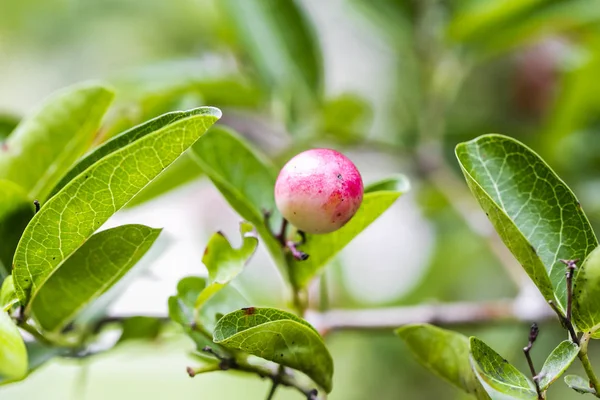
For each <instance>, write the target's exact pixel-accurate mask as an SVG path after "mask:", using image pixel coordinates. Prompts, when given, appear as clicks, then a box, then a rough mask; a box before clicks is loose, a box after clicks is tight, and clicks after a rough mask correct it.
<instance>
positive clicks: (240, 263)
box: [195, 222, 258, 309]
mask: <svg viewBox="0 0 600 400" xmlns="http://www.w3.org/2000/svg"><path fill="white" fill-rule="evenodd" d="M240 233H241V235H242V245H241V247H240V248H239V249H234V248H233V247H232V246H231V244H230V243H229V241H228V240H227V238H226V237H225V236H224V235H223V234H222V233H221V232H217V233H215V234H214V235H213V236H212V237H211V238H210V241H209V242H208V245H207V246H206V249H205V250H204V256H203V257H202V262H203V263H204V265H205V266H206V268H207V269H208V276H209V282H208V286H206V287H205V288H204V290H202V292H201V293H200V295H199V296H198V299H196V303H195V308H196V309H200V308H201V307H202V306H203V305H204V303H206V302H207V301H208V300H209V299H210V298H211V297H213V296H214V295H215V294H216V293H217V292H219V291H220V290H221V289H222V288H223V287H224V286H225V285H227V284H228V283H229V282H231V281H232V280H233V279H235V277H236V276H238V275H239V274H240V273H241V272H242V270H243V269H244V266H245V265H246V264H247V263H248V261H249V260H250V258H251V257H252V255H253V254H254V252H255V251H256V247H257V246H258V239H257V238H256V234H255V233H254V227H253V226H252V225H251V224H249V223H247V222H242V223H241V224H240Z"/></svg>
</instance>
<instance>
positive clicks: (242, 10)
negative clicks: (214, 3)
mask: <svg viewBox="0 0 600 400" xmlns="http://www.w3.org/2000/svg"><path fill="white" fill-rule="evenodd" d="M221 4H222V5H223V6H224V7H225V10H226V11H227V14H228V16H229V18H230V19H231V22H232V23H233V26H234V28H235V31H236V33H237V36H238V38H239V40H240V41H241V42H242V43H243V44H244V45H245V48H246V50H247V54H248V56H249V57H250V58H251V59H252V61H253V62H254V64H255V65H256V67H257V69H258V71H259V73H260V75H261V77H262V78H263V80H264V81H265V82H266V83H267V84H268V86H270V87H277V88H288V89H293V88H298V84H295V83H297V81H300V82H299V83H301V84H303V86H300V88H303V87H306V88H308V89H309V90H310V91H312V92H313V93H315V94H318V93H320V91H321V90H322V86H323V66H322V60H321V54H320V48H319V44H318V41H317V37H316V35H315V32H314V30H313V27H312V26H311V24H310V21H309V19H308V18H307V17H306V16H305V14H304V12H303V10H302V9H301V8H300V6H299V5H298V2H297V1H296V0H290V1H273V0H268V1H264V0H246V1H242V2H240V1H235V0H223V1H222V2H221Z"/></svg>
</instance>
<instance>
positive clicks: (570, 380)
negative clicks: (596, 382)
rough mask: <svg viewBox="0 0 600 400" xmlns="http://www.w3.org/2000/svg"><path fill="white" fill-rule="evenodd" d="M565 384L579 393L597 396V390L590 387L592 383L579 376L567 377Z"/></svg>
mask: <svg viewBox="0 0 600 400" xmlns="http://www.w3.org/2000/svg"><path fill="white" fill-rule="evenodd" d="M565 383H566V384H567V386H568V387H570V388H571V389H573V390H574V391H576V392H577V393H581V394H586V393H590V394H593V395H595V394H596V389H594V388H593V387H590V381H588V380H587V379H585V378H582V377H581V376H579V375H567V376H565Z"/></svg>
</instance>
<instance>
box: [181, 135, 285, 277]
mask: <svg viewBox="0 0 600 400" xmlns="http://www.w3.org/2000/svg"><path fill="white" fill-rule="evenodd" d="M192 149H193V154H194V155H195V156H196V160H197V162H198V164H200V167H201V168H202V170H203V171H204V173H205V174H206V175H208V177H209V178H210V180H211V181H212V182H213V184H214V185H215V186H216V188H217V189H218V190H219V191H220V192H221V194H222V195H223V197H225V200H227V202H228V203H229V205H230V206H231V207H232V208H233V209H234V210H235V211H236V212H237V213H238V214H239V215H240V216H241V217H242V218H243V219H245V220H246V221H248V222H250V223H251V224H253V225H254V227H255V228H256V230H257V232H258V234H259V235H260V238H261V239H262V242H263V243H264V244H265V246H266V247H267V249H268V250H269V252H270V253H271V255H272V257H273V258H274V260H275V263H276V265H277V266H278V267H279V269H280V271H281V273H282V274H283V275H284V276H287V269H286V268H285V265H286V263H285V258H284V254H283V251H282V249H281V245H280V244H279V242H277V240H275V238H274V237H273V235H272V234H271V231H270V229H269V226H267V225H266V224H265V221H264V215H263V211H269V212H271V213H272V216H271V219H272V220H273V221H274V222H278V221H280V220H281V217H280V215H279V213H278V212H277V208H276V206H275V196H274V194H273V190H274V188H275V180H276V178H277V171H276V170H275V167H274V166H273V165H272V164H270V163H269V161H268V160H267V159H266V157H264V156H263V155H262V154H260V152H259V151H258V150H256V149H254V148H252V147H251V146H250V144H249V143H248V142H247V141H246V140H244V139H243V138H242V137H241V136H239V135H238V134H236V133H235V132H233V131H232V130H230V129H224V128H222V127H218V126H216V127H213V128H212V129H211V130H209V131H208V132H207V133H206V134H205V135H204V136H203V137H202V138H201V139H200V140H198V141H197V142H196V144H194V146H193V147H192ZM224 154H235V159H232V158H231V157H224V156H223V155H224Z"/></svg>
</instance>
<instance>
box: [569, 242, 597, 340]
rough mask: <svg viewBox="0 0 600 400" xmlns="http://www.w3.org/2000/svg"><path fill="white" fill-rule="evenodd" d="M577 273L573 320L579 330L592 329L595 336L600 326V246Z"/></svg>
mask: <svg viewBox="0 0 600 400" xmlns="http://www.w3.org/2000/svg"><path fill="white" fill-rule="evenodd" d="M576 274H577V276H576V278H575V284H574V287H573V293H575V295H574V296H573V321H574V322H575V326H576V327H577V329H578V330H579V331H582V332H584V331H591V332H592V333H593V334H594V337H595V336H596V335H595V333H596V331H597V330H598V329H599V328H600V308H599V307H600V247H598V248H596V249H595V250H594V251H592V252H591V253H590V255H589V256H588V257H587V258H586V259H585V261H584V262H583V264H582V265H581V268H580V269H579V272H576Z"/></svg>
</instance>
